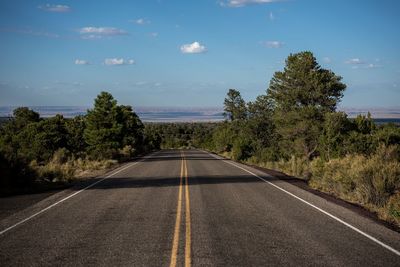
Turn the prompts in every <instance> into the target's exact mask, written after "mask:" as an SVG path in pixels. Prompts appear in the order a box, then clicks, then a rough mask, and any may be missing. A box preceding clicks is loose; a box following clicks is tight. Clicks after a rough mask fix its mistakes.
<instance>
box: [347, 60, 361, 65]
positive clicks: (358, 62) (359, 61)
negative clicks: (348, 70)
mask: <svg viewBox="0 0 400 267" xmlns="http://www.w3.org/2000/svg"><path fill="white" fill-rule="evenodd" d="M345 63H346V64H352V65H359V64H365V62H364V61H362V60H361V59H359V58H351V59H349V60H347V61H346V62H345Z"/></svg>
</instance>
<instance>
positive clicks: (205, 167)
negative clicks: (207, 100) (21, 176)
mask: <svg viewBox="0 0 400 267" xmlns="http://www.w3.org/2000/svg"><path fill="white" fill-rule="evenodd" d="M399 251H400V233H398V232H396V231H394V230H391V229H390V228H387V227H385V226H384V225H383V224H381V223H378V222H376V221H374V220H372V219H371V218H369V217H367V216H364V215H363V214H361V213H359V212H355V211H354V210H352V209H349V208H347V207H345V206H343V205H338V204H337V203H335V202H334V201H329V200H327V199H325V198H322V197H321V196H319V195H317V194H313V193H312V192H310V191H306V190H304V189H302V188H300V187H298V186H296V185H294V184H292V183H289V182H288V181H284V180H280V179H277V178H275V177H272V176H270V175H268V174H266V173H264V172H263V171H261V170H259V169H255V168H252V167H249V166H247V165H243V164H240V163H237V162H234V161H231V160H227V159H224V158H222V157H219V156H216V155H214V154H210V153H208V152H205V151H201V150H195V149H190V150H189V149H188V150H161V151H157V152H154V153H151V154H149V155H147V156H144V157H142V158H139V159H137V160H136V161H134V162H129V163H126V164H125V165H122V166H121V167H119V168H117V169H115V170H113V171H112V172H110V173H109V174H108V175H105V176H103V177H99V178H97V179H94V180H88V181H84V182H82V183H79V184H77V185H75V186H73V187H71V188H68V189H66V190H63V191H60V192H57V193H55V194H52V195H50V196H48V197H46V198H44V199H42V200H40V201H38V202H37V203H34V204H32V205H31V206H29V207H27V208H25V209H22V210H19V211H18V212H15V213H13V214H11V215H9V216H6V217H5V218H4V216H3V217H1V219H0V265H1V266H400V252H399Z"/></svg>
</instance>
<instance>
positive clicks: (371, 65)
mask: <svg viewBox="0 0 400 267" xmlns="http://www.w3.org/2000/svg"><path fill="white" fill-rule="evenodd" d="M366 68H367V69H376V68H382V65H377V64H373V63H369V64H368V65H367V66H366Z"/></svg>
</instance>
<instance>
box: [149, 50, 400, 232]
mask: <svg viewBox="0 0 400 267" xmlns="http://www.w3.org/2000/svg"><path fill="white" fill-rule="evenodd" d="M341 80H342V79H341V77H339V76H337V75H336V74H335V73H333V72H332V71H330V70H326V69H323V68H321V66H320V65H319V64H318V63H317V62H316V59H315V58H314V56H313V54H312V53H310V52H301V53H297V54H292V55H290V56H289V57H288V58H287V60H286V66H285V68H284V70H283V71H278V72H276V73H275V74H274V76H273V78H272V79H271V81H270V84H269V88H268V89H267V90H266V93H265V94H263V95H260V96H258V97H257V98H256V100H255V101H253V102H249V103H246V102H245V101H244V100H243V98H242V97H241V94H240V92H239V91H237V90H235V89H230V90H229V91H228V93H227V96H226V98H225V101H224V108H225V115H226V121H224V122H222V123H215V124H157V125H150V128H151V130H150V132H152V133H153V134H158V136H159V137H161V146H162V147H165V148H168V147H182V146H195V147H199V148H204V149H208V150H210V151H213V152H216V153H219V154H221V155H223V156H226V157H229V158H232V159H235V160H238V161H242V162H245V163H249V164H254V165H258V166H261V167H265V168H269V169H275V170H278V171H282V172H284V173H286V174H288V175H291V176H295V177H299V178H302V179H304V180H305V181H307V183H308V184H309V185H310V186H311V187H312V188H314V189H317V190H320V191H323V192H326V193H329V194H331V195H334V196H336V197H338V198H342V199H345V200H347V201H350V202H353V203H356V204H359V205H362V206H363V207H365V208H367V209H369V210H370V211H372V212H375V213H376V214H377V215H378V216H379V217H380V218H381V219H384V220H387V221H389V222H391V223H394V224H397V225H398V226H400V163H399V160H400V128H399V127H398V126H396V125H394V124H382V125H376V124H375V123H374V121H373V119H372V118H371V116H370V114H368V115H366V116H358V117H357V118H354V119H350V118H348V117H347V115H346V114H345V113H343V112H337V111H336V107H337V104H338V103H339V101H340V100H341V98H342V96H343V92H344V90H345V88H346V85H345V84H343V83H342V82H341ZM146 128H147V127H146ZM150 128H149V129H150ZM146 130H147V129H146Z"/></svg>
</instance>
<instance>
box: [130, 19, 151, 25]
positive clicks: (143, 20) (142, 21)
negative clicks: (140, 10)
mask: <svg viewBox="0 0 400 267" xmlns="http://www.w3.org/2000/svg"><path fill="white" fill-rule="evenodd" d="M133 22H134V23H136V24H138V25H145V24H150V20H147V19H144V18H140V19H137V20H134V21H133Z"/></svg>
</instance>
